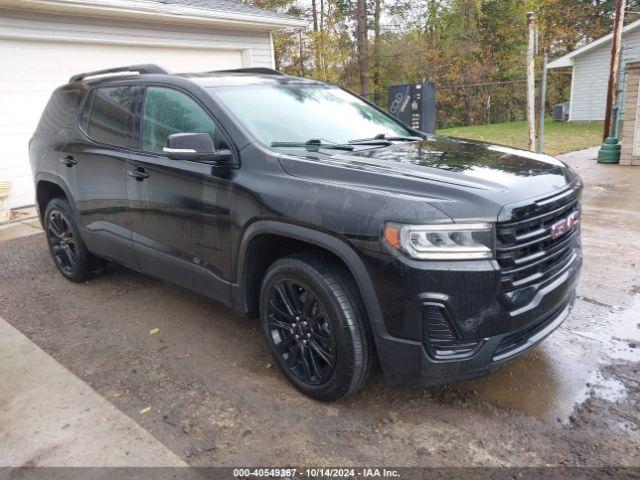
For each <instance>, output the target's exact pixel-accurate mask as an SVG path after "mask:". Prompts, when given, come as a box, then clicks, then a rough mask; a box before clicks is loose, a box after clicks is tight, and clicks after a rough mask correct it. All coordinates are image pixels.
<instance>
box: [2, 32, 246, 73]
mask: <svg viewBox="0 0 640 480" xmlns="http://www.w3.org/2000/svg"><path fill="white" fill-rule="evenodd" d="M43 33H47V32H43ZM48 33H50V32H48ZM0 38H9V39H16V40H26V41H35V42H37V41H42V40H51V41H52V42H60V43H91V44H97V45H131V46H136V47H165V48H188V49H196V50H229V51H239V52H241V53H242V56H243V62H242V63H243V64H244V63H245V58H244V57H245V55H246V56H247V58H248V63H251V61H252V57H251V55H252V50H251V48H242V47H240V46H238V45H218V44H213V45H211V44H209V45H205V44H197V43H176V42H171V41H169V40H167V41H166V42H161V41H157V40H156V41H146V40H143V41H136V40H114V39H108V38H87V37H79V36H69V35H65V36H64V37H58V36H56V35H36V34H24V35H22V34H19V33H9V32H2V31H0ZM248 66H250V65H248Z"/></svg>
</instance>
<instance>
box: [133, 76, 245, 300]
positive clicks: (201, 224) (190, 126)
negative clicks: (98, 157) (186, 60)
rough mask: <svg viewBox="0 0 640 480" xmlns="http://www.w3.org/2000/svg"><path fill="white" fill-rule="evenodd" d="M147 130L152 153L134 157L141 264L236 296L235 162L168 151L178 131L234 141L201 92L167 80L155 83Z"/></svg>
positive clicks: (224, 296) (218, 294)
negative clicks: (219, 163)
mask: <svg viewBox="0 0 640 480" xmlns="http://www.w3.org/2000/svg"><path fill="white" fill-rule="evenodd" d="M141 131H142V134H141V137H142V138H141V149H142V151H143V152H144V153H141V154H139V155H136V156H135V157H132V158H131V159H130V162H129V171H128V175H129V178H128V179H127V195H128V206H129V211H130V212H131V220H132V230H133V240H134V245H135V247H134V248H135V255H136V259H137V261H138V264H139V265H140V269H141V270H142V271H145V272H147V273H150V274H152V275H154V276H157V277H160V278H164V279H167V280H169V281H172V282H174V283H177V284H179V285H182V286H184V287H187V288H190V289H192V290H195V291H198V292H200V293H202V294H204V295H207V296H209V297H211V298H215V299H218V300H222V301H228V299H229V294H230V284H229V283H228V280H229V279H228V273H229V270H230V268H229V264H230V258H231V253H230V251H229V245H230V238H229V237H230V231H229V219H230V209H229V198H230V187H231V184H232V179H233V174H234V171H235V169H234V167H233V165H230V166H225V167H216V166H212V165H211V164H206V163H198V162H189V161H181V160H169V159H168V158H167V157H166V156H165V155H164V154H163V152H162V149H163V147H164V146H165V145H166V142H167V137H168V136H169V135H171V134H174V133H185V132H186V133H208V134H209V135H210V136H211V137H212V139H213V141H214V144H215V145H216V147H217V148H228V141H227V140H226V138H225V137H224V136H223V134H222V132H221V131H220V130H219V129H218V128H217V126H216V123H215V121H214V120H213V118H212V117H211V116H210V114H209V113H208V112H207V111H206V110H205V108H204V107H203V106H202V105H201V104H200V103H199V102H198V101H197V100H195V99H194V98H193V97H191V96H190V95H189V94H188V93H186V92H184V91H181V90H177V89H174V88H170V87H164V86H149V87H147V89H146V95H145V99H144V103H143V113H142V129H141Z"/></svg>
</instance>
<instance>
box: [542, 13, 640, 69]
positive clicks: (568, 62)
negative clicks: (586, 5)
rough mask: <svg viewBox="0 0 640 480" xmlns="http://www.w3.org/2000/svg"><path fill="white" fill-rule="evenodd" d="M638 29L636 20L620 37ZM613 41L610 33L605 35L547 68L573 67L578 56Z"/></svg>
mask: <svg viewBox="0 0 640 480" xmlns="http://www.w3.org/2000/svg"><path fill="white" fill-rule="evenodd" d="M638 28H640V20H636V21H635V22H633V23H630V24H629V25H627V26H626V27H624V28H623V30H622V35H624V34H626V33H629V32H631V31H633V30H637V29H638ZM612 39H613V33H610V34H608V35H605V36H604V37H600V38H598V39H597V40H594V41H593V42H591V43H587V44H586V45H584V46H582V47H580V48H578V49H577V50H574V51H573V52H571V53H568V54H567V55H564V56H562V57H560V58H557V59H555V60H554V61H553V62H551V63H549V65H547V68H562V67H572V66H573V62H574V58H576V57H578V56H580V55H584V54H585V53H587V52H589V51H591V50H593V49H594V48H597V47H599V46H601V45H605V44H607V43H609V42H611V40H612Z"/></svg>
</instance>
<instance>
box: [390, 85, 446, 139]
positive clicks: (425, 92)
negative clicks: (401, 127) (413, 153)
mask: <svg viewBox="0 0 640 480" xmlns="http://www.w3.org/2000/svg"><path fill="white" fill-rule="evenodd" d="M389 112H390V113H391V115H393V116H394V117H396V118H397V119H398V120H400V121H402V122H404V123H406V124H407V125H409V126H410V127H411V128H415V129H416V130H420V131H421V132H425V133H435V131H436V86H435V84H433V83H415V84H408V85H394V86H392V87H389Z"/></svg>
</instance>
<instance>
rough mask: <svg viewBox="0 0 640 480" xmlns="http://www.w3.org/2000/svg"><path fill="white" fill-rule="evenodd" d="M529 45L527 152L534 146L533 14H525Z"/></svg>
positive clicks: (534, 73)
mask: <svg viewBox="0 0 640 480" xmlns="http://www.w3.org/2000/svg"><path fill="white" fill-rule="evenodd" d="M527 25H528V26H529V45H528V47H527V123H528V126H529V141H528V147H529V150H533V149H534V148H535V145H536V65H535V59H534V56H535V51H536V20H535V17H534V13H533V12H529V13H527Z"/></svg>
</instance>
